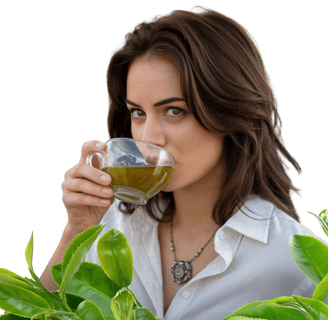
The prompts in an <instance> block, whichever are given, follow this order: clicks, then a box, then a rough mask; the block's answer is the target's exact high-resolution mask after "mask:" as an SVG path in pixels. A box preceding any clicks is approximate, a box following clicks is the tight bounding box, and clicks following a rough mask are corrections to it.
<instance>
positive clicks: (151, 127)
mask: <svg viewBox="0 0 328 320" xmlns="http://www.w3.org/2000/svg"><path fill="white" fill-rule="evenodd" d="M141 139H142V141H145V142H148V143H150V144H154V145H156V146H158V147H163V146H164V145H165V136H164V132H163V128H162V125H161V124H160V123H159V121H155V120H152V119H147V121H146V124H145V126H144V127H143V128H142V135H141Z"/></svg>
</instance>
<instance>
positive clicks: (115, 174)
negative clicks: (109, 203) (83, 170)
mask: <svg viewBox="0 0 328 320" xmlns="http://www.w3.org/2000/svg"><path fill="white" fill-rule="evenodd" d="M94 155H97V156H98V158H99V162H100V170H102V171H104V172H106V173H108V174H109V175H110V176H111V178H112V181H111V184H110V185H109V187H110V188H112V189H113V191H114V195H113V198H116V199H119V200H122V201H124V202H127V203H131V204H136V205H144V204H146V203H147V201H148V199H150V198H152V197H153V196H155V195H156V194H158V193H159V192H160V191H161V190H162V188H163V187H164V186H165V185H166V184H167V183H168V181H169V180H170V177H171V174H172V171H173V169H174V165H175V161H174V158H173V156H172V155H171V154H169V153H168V152H167V151H166V150H164V149H162V148H160V147H158V146H155V145H153V144H150V143H148V142H145V141H140V140H134V139H130V138H113V139H110V140H108V141H107V142H106V143H105V150H104V151H101V152H92V153H90V154H88V156H87V159H86V163H87V164H89V165H90V166H92V158H93V156H94Z"/></svg>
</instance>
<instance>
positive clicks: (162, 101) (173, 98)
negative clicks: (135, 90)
mask: <svg viewBox="0 0 328 320" xmlns="http://www.w3.org/2000/svg"><path fill="white" fill-rule="evenodd" d="M174 101H185V100H184V99H183V98H179V97H172V98H168V99H164V100H161V101H158V102H156V103H155V104H154V107H159V106H161V105H163V104H166V103H170V102H174ZM125 102H126V103H128V104H131V105H132V106H135V107H139V108H142V107H141V106H140V105H139V104H137V103H135V102H132V101H130V100H129V99H126V100H125Z"/></svg>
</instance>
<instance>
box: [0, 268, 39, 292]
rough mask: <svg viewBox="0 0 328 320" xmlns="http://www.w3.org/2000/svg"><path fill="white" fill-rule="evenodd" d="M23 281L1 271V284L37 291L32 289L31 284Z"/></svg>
mask: <svg viewBox="0 0 328 320" xmlns="http://www.w3.org/2000/svg"><path fill="white" fill-rule="evenodd" d="M21 279H24V278H21ZM21 279H20V278H19V277H13V276H12V273H7V272H1V271H0V284H1V283H6V284H11V285H13V286H17V287H21V288H25V289H27V290H36V288H35V287H32V286H31V285H30V284H28V283H26V282H25V281H22V280H21Z"/></svg>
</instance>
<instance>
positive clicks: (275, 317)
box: [223, 300, 307, 320]
mask: <svg viewBox="0 0 328 320" xmlns="http://www.w3.org/2000/svg"><path fill="white" fill-rule="evenodd" d="M267 301H268V300H267ZM267 301H255V302H252V303H249V304H247V305H245V306H243V307H241V308H240V309H238V310H236V311H234V312H233V313H231V314H230V315H229V316H227V317H225V318H224V319H223V320H228V319H229V320H231V319H232V318H233V317H236V316H244V317H250V318H252V317H253V318H263V319H270V320H281V319H288V320H307V317H306V316H305V315H304V314H303V313H302V312H301V311H299V310H297V309H294V308H289V307H283V306H280V305H279V304H276V303H269V302H267Z"/></svg>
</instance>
